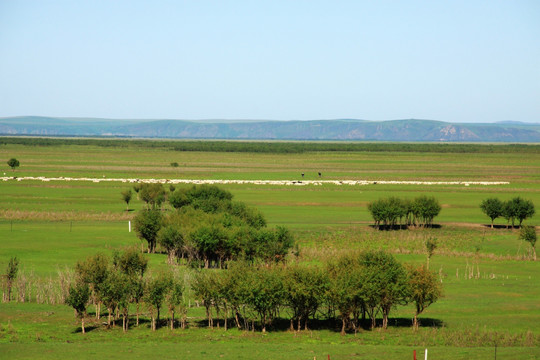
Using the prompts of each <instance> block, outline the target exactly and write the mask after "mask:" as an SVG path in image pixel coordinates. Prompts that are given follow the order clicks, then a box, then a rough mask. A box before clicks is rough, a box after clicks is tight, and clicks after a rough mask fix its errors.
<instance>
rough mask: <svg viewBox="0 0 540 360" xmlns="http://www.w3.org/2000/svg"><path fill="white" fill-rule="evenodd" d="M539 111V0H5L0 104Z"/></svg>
mask: <svg viewBox="0 0 540 360" xmlns="http://www.w3.org/2000/svg"><path fill="white" fill-rule="evenodd" d="M23 115H41V116H59V117H99V118H115V119H122V118H128V119H191V120H197V119H261V120H262V119H267V120H308V119H340V118H354V119H365V120H393V119H409V118H415V119H432V120H441V121H448V122H496V121H505V120H513V121H524V122H540V1H537V0H505V1H498V0H487V1H480V0H463V1H462V0H454V1H450V0H448V1H444V0H433V1H428V0H425V1H413V0H411V1H386V0H379V1H363V0H356V1H346V0H343V1H339V0H333V1H318V0H306V1H302V0H286V1H281V0H271V1H266V0H254V1H240V0H229V1H207V0H191V1H181V0H177V1H162V0H155V1H137V0H129V1H124V0H115V1H107V0H77V1H73V0H69V1H59V0H58V1H53V0H33V1H30V0H0V117H7V116H23Z"/></svg>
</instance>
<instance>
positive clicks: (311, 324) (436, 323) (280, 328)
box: [191, 317, 444, 333]
mask: <svg viewBox="0 0 540 360" xmlns="http://www.w3.org/2000/svg"><path fill="white" fill-rule="evenodd" d="M227 321H228V329H232V328H236V322H235V321H234V318H230V319H228V320H227ZM418 321H419V324H420V327H429V328H441V327H443V326H444V322H443V321H442V320H440V319H434V318H422V317H421V318H419V319H418ZM218 322H219V328H220V329H224V328H225V327H224V325H225V321H224V320H223V319H219V320H217V319H214V329H217V328H218V327H217V324H218ZM191 324H192V326H194V327H197V328H203V329H204V328H208V319H202V320H197V321H195V322H192V323H191ZM241 325H242V330H245V329H244V327H243V326H244V323H243V321H241ZM249 326H250V328H249V329H248V330H247V331H253V330H254V331H255V332H260V331H261V330H262V327H261V324H260V323H259V322H258V321H255V329H252V328H251V326H252V323H251V322H250V323H249ZM388 327H394V328H412V327H413V319H412V318H389V319H388ZM375 328H382V319H377V320H376V325H375ZM360 329H361V330H364V331H370V330H373V329H371V320H369V319H365V320H364V321H360V324H359V329H358V330H360ZM308 330H330V331H334V332H341V320H340V319H339V318H338V319H310V320H309V321H308ZM266 331H268V332H287V331H291V321H290V319H287V318H277V319H274V320H273V321H272V325H269V326H267V327H266ZM294 331H299V329H298V328H297V322H296V321H294ZM300 331H305V328H304V322H303V321H302V324H301V328H300ZM347 332H349V333H350V332H354V331H353V330H351V329H349V330H348V331H347Z"/></svg>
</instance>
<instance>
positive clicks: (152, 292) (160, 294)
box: [146, 274, 172, 331]
mask: <svg viewBox="0 0 540 360" xmlns="http://www.w3.org/2000/svg"><path fill="white" fill-rule="evenodd" d="M171 283H172V280H171V278H170V276H167V275H164V274H161V275H159V276H158V277H156V278H154V279H151V280H150V281H149V282H148V285H147V292H146V304H147V305H148V308H149V310H150V312H151V317H152V323H151V328H152V331H155V330H156V329H157V322H159V315H160V310H161V307H162V306H163V302H164V301H165V297H166V296H167V293H168V291H170V287H171ZM156 315H157V316H156Z"/></svg>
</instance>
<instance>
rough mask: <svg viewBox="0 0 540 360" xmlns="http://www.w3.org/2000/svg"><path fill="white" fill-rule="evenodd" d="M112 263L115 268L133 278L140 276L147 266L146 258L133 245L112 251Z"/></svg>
mask: <svg viewBox="0 0 540 360" xmlns="http://www.w3.org/2000/svg"><path fill="white" fill-rule="evenodd" d="M112 263H113V266H114V268H115V269H116V270H119V271H121V272H122V273H124V274H126V275H127V276H129V277H134V278H142V277H143V276H144V273H145V272H146V270H147V268H148V259H147V258H146V257H145V256H144V255H143V254H141V253H140V251H138V250H137V249H136V248H134V247H131V248H127V249H125V250H124V251H121V252H120V251H114V252H113V259H112Z"/></svg>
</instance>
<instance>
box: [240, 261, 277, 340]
mask: <svg viewBox="0 0 540 360" xmlns="http://www.w3.org/2000/svg"><path fill="white" fill-rule="evenodd" d="M253 280H254V281H253V283H252V288H251V292H250V294H249V296H248V299H247V303H248V306H250V307H251V308H252V309H253V310H254V311H255V312H256V313H257V314H258V317H259V321H260V324H261V331H262V332H263V333H265V332H266V327H267V326H269V325H271V324H272V320H273V318H274V317H275V316H276V314H277V311H278V309H279V307H280V306H282V305H283V304H284V302H285V287H284V286H283V278H282V275H281V272H280V270H279V269H278V268H267V267H264V268H256V269H254V271H253Z"/></svg>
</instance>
